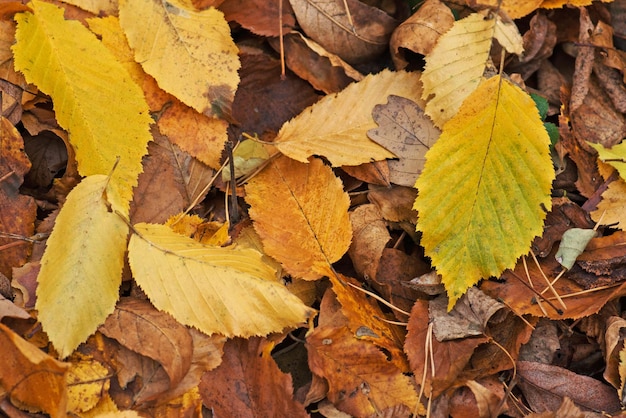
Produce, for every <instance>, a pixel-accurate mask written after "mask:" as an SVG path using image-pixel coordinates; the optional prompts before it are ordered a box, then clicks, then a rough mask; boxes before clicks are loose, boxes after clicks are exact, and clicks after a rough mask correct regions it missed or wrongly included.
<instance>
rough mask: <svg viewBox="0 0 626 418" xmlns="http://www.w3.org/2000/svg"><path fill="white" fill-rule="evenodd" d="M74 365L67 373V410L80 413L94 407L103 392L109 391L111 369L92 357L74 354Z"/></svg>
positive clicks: (72, 359)
mask: <svg viewBox="0 0 626 418" xmlns="http://www.w3.org/2000/svg"><path fill="white" fill-rule="evenodd" d="M71 362H72V367H71V368H70V370H69V372H68V374H67V385H68V406H67V410H68V411H70V412H73V413H74V414H77V415H80V413H81V412H86V411H89V410H91V409H93V408H94V407H95V406H96V405H97V404H98V402H99V401H100V398H101V397H102V394H103V393H107V392H108V391H109V387H110V385H111V382H110V380H109V377H110V375H109V370H108V369H107V368H106V367H104V366H103V365H102V364H100V363H99V362H98V361H96V360H94V359H93V358H91V357H88V356H84V355H82V354H80V353H76V354H75V355H72V358H71Z"/></svg>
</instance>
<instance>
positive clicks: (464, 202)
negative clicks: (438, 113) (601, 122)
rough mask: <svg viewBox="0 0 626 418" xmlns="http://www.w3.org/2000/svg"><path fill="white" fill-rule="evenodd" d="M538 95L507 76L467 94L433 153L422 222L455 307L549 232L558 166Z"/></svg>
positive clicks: (420, 203)
mask: <svg viewBox="0 0 626 418" xmlns="http://www.w3.org/2000/svg"><path fill="white" fill-rule="evenodd" d="M549 143H550V139H549V138H548V134H547V132H546V130H545V128H544V127H543V124H542V122H541V119H540V117H539V113H538V111H537V108H536V107H535V104H534V102H533V100H532V99H531V98H530V96H528V95H527V94H525V93H524V92H523V91H522V90H521V89H519V88H518V87H516V86H515V85H513V84H512V83H510V82H509V81H507V80H503V79H501V77H500V76H497V77H492V78H491V79H489V80H487V81H486V82H484V83H483V84H481V86H480V87H479V88H478V89H477V90H476V91H475V92H474V93H472V95H471V96H470V97H469V98H468V99H467V100H466V101H465V103H464V104H463V106H462V107H461V110H460V111H459V113H458V115H457V116H455V117H454V118H452V119H451V120H450V121H449V122H448V123H447V124H446V125H445V126H444V127H443V132H442V134H441V136H440V137H439V140H438V141H437V142H436V143H435V145H434V146H433V147H432V148H431V149H430V150H429V151H428V153H427V154H426V165H425V168H424V171H423V172H422V174H421V176H420V177H419V179H418V180H417V183H416V185H415V186H416V187H417V188H418V189H419V195H418V197H417V199H416V201H415V209H416V210H417V211H418V212H419V219H418V223H417V229H418V230H420V231H422V245H423V246H424V248H425V250H426V254H427V255H428V256H429V257H431V259H432V261H433V264H434V265H435V266H436V268H437V271H438V272H439V273H440V274H441V275H442V277H443V283H444V285H445V287H446V290H447V292H448V296H449V300H450V305H449V307H450V308H451V307H452V306H453V305H454V303H455V302H456V300H457V299H458V298H459V297H461V296H462V295H463V294H464V293H465V291H466V290H467V289H468V288H469V287H471V286H473V285H474V284H476V283H477V282H478V281H479V280H480V279H481V278H487V277H489V276H497V275H499V274H500V273H501V272H502V271H503V270H504V269H506V268H510V267H513V266H514V265H515V262H516V260H517V258H518V257H519V256H520V255H522V254H524V253H525V252H526V251H528V249H529V248H530V243H531V240H532V239H533V237H535V236H536V235H539V234H541V231H542V226H543V219H544V217H545V211H544V209H543V208H542V205H543V206H545V208H546V209H549V208H550V188H551V183H552V180H553V179H554V170H553V168H552V162H551V159H550V155H549V152H548V146H549Z"/></svg>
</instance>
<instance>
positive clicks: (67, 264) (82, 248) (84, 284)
mask: <svg viewBox="0 0 626 418" xmlns="http://www.w3.org/2000/svg"><path fill="white" fill-rule="evenodd" d="M107 182H108V177H107V176H104V175H94V176H90V177H87V178H85V179H84V180H83V181H82V182H81V183H80V184H79V185H78V186H76V187H75V188H74V189H73V190H72V191H71V192H70V194H69V195H68V196H67V201H66V202H65V204H64V205H63V210H62V211H61V212H60V213H59V216H58V217H57V219H56V222H55V225H54V229H53V230H52V234H51V235H50V238H48V243H47V247H46V252H45V253H44V255H43V258H42V260H41V271H40V272H39V276H37V282H38V283H39V284H38V286H37V303H36V305H35V308H36V309H37V311H38V312H39V321H40V322H41V324H42V326H43V330H44V331H45V332H46V333H47V334H48V337H49V338H50V341H52V343H53V344H54V346H55V348H56V349H57V350H58V351H59V353H60V355H61V357H67V356H68V355H70V354H71V352H72V351H73V350H74V349H75V348H76V347H78V345H79V344H80V343H82V342H83V341H85V340H86V339H87V337H89V336H90V335H91V334H93V332H94V331H95V330H96V329H97V328H98V326H99V325H100V324H102V323H103V322H104V320H105V319H106V317H107V316H108V315H109V314H110V313H111V312H113V310H114V309H115V302H116V301H117V299H118V297H119V294H118V290H119V287H120V284H121V282H122V269H123V267H124V252H125V250H126V236H127V235H128V226H127V225H126V223H125V222H124V221H123V220H122V219H121V218H120V217H119V216H118V215H117V214H116V213H112V212H110V211H109V208H108V207H107V203H106V202H105V200H104V198H103V195H104V188H105V186H106V185H107ZM106 197H107V199H108V201H109V202H110V203H111V205H112V206H113V209H116V210H120V203H119V202H120V198H119V196H115V194H114V190H113V189H111V188H107V190H106Z"/></svg>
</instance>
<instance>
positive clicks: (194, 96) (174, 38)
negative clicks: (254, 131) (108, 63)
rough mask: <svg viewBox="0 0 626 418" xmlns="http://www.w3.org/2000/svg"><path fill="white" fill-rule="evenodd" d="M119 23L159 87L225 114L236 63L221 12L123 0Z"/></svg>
mask: <svg viewBox="0 0 626 418" xmlns="http://www.w3.org/2000/svg"><path fill="white" fill-rule="evenodd" d="M120 24H121V25H122V28H123V29H124V32H125V33H126V37H127V38H128V43H129V44H130V46H131V47H132V48H133V50H134V51H135V59H136V61H137V62H139V63H140V64H141V66H142V67H143V69H144V70H145V71H146V72H147V73H148V74H150V75H151V76H153V77H154V78H155V79H156V80H157V82H158V83H159V86H160V87H161V88H162V89H163V90H165V91H167V92H168V93H171V94H172V95H174V96H176V97H177V98H178V99H179V100H180V101H182V102H183V103H185V104H186V105H188V106H190V107H192V108H194V109H195V110H197V111H198V112H200V113H204V114H206V115H209V116H218V117H219V116H222V115H224V114H226V115H229V114H230V108H231V105H232V102H233V98H234V96H235V90H236V89H237V85H238V84H239V75H238V73H237V70H239V67H240V63H239V57H238V55H237V52H238V50H237V46H236V45H235V43H234V42H233V40H232V38H231V37H230V28H229V26H228V23H227V22H226V20H225V19H224V15H223V14H222V12H220V11H218V10H216V9H213V8H210V9H207V10H203V11H196V10H194V9H193V8H192V7H191V6H190V5H188V4H186V3H182V2H179V1H177V0H170V1H167V2H165V1H160V0H133V1H128V0H123V1H120Z"/></svg>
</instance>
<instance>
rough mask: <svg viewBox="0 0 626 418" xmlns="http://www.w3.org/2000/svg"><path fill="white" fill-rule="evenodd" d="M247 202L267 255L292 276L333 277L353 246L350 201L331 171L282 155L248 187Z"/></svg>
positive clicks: (315, 161) (313, 162)
mask: <svg viewBox="0 0 626 418" xmlns="http://www.w3.org/2000/svg"><path fill="white" fill-rule="evenodd" d="M246 201H247V202H248V204H249V205H250V217H251V218H252V220H253V221H254V229H255V230H256V231H257V233H258V234H259V236H260V237H261V240H262V241H263V248H264V250H265V252H266V253H267V254H268V255H269V256H271V257H273V258H275V259H276V260H278V261H279V262H280V263H281V264H282V265H283V267H284V268H285V270H286V271H287V272H288V273H289V274H291V275H292V276H294V277H297V278H301V279H305V280H316V279H319V278H321V277H322V276H330V275H332V274H333V273H332V268H331V264H332V263H334V262H335V261H338V260H339V259H340V258H341V257H342V256H343V255H344V254H345V253H346V251H348V248H349V247H350V242H351V241H352V226H351V224H350V219H349V215H348V208H349V207H350V198H349V197H348V195H347V193H345V192H344V190H343V185H342V184H341V180H339V179H338V178H337V177H336V176H335V174H334V173H333V171H332V169H331V168H330V167H328V166H326V165H324V163H323V162H322V161H321V160H320V159H319V158H313V159H312V160H311V162H310V163H309V164H304V163H301V162H298V161H294V160H292V159H290V158H287V157H285V156H281V157H279V158H277V159H275V160H274V161H272V162H271V163H270V164H269V165H268V166H267V167H266V168H265V169H264V170H263V171H262V172H261V173H259V174H258V175H256V176H255V177H253V178H252V179H251V180H250V181H249V182H248V184H247V185H246Z"/></svg>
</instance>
